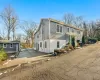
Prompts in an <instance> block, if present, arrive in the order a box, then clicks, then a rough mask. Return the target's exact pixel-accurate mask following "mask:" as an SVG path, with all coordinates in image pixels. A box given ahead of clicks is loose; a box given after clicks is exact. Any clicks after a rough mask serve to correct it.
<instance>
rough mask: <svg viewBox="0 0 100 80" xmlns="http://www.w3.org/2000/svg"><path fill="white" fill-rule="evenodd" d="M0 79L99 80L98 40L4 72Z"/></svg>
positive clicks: (99, 50) (99, 56)
mask: <svg viewBox="0 0 100 80" xmlns="http://www.w3.org/2000/svg"><path fill="white" fill-rule="evenodd" d="M0 80H100V42H99V43H96V44H92V45H89V46H87V47H84V48H82V49H77V50H74V51H72V52H70V53H68V54H64V55H61V56H58V57H56V58H53V59H52V58H51V60H50V61H46V62H41V63H39V64H36V65H35V64H31V63H30V64H29V65H28V66H26V67H23V68H20V69H18V70H15V71H12V72H11V73H8V74H6V76H4V77H2V78H1V79H0Z"/></svg>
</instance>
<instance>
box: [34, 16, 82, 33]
mask: <svg viewBox="0 0 100 80" xmlns="http://www.w3.org/2000/svg"><path fill="white" fill-rule="evenodd" d="M43 19H47V20H50V21H52V22H55V23H58V24H61V25H64V26H66V27H71V28H74V29H77V30H80V31H83V29H80V28H77V27H75V26H72V25H69V24H65V23H64V22H62V21H59V20H55V19H52V18H43ZM43 19H41V21H42V20H43ZM41 21H40V25H41ZM40 25H39V28H38V29H37V31H36V32H35V33H34V34H36V33H37V32H38V30H39V29H40Z"/></svg>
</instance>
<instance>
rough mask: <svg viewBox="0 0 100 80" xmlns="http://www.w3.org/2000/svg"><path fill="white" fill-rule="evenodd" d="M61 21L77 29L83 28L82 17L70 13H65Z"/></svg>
mask: <svg viewBox="0 0 100 80" xmlns="http://www.w3.org/2000/svg"><path fill="white" fill-rule="evenodd" d="M63 21H64V23H65V24H71V25H73V26H76V27H79V28H82V27H83V17H82V16H74V15H73V14H71V13H66V14H65V15H64V16H63Z"/></svg>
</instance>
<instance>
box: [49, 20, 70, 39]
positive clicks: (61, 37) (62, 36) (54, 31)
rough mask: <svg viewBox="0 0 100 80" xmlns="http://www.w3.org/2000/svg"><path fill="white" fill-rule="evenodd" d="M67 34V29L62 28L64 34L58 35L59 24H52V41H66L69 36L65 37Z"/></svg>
mask: <svg viewBox="0 0 100 80" xmlns="http://www.w3.org/2000/svg"><path fill="white" fill-rule="evenodd" d="M66 32H67V27H65V26H62V33H57V23H55V22H50V38H51V39H60V40H66V38H68V36H66V35H65V33H66Z"/></svg>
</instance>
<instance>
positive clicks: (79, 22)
mask: <svg viewBox="0 0 100 80" xmlns="http://www.w3.org/2000/svg"><path fill="white" fill-rule="evenodd" d="M83 22H84V21H83V17H82V16H77V17H75V19H74V21H73V25H74V26H76V27H79V28H82V27H83Z"/></svg>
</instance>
